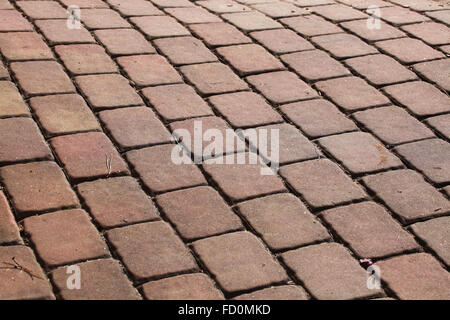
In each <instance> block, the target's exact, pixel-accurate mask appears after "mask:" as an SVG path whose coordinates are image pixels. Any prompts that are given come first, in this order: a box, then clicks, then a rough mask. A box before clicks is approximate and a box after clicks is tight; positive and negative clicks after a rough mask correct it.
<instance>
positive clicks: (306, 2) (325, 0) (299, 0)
mask: <svg viewBox="0 0 450 320" xmlns="http://www.w3.org/2000/svg"><path fill="white" fill-rule="evenodd" d="M287 2H291V3H294V4H296V5H298V6H299V7H309V6H321V5H325V4H335V3H336V2H334V1H333V0H287Z"/></svg>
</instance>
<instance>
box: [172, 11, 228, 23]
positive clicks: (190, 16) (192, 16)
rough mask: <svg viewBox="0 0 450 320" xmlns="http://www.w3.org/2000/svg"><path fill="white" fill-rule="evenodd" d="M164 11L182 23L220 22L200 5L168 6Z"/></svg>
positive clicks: (220, 20)
mask: <svg viewBox="0 0 450 320" xmlns="http://www.w3.org/2000/svg"><path fill="white" fill-rule="evenodd" d="M165 11H166V12H167V13H168V14H170V15H172V16H174V17H175V18H176V19H178V20H179V21H181V22H183V23H187V24H189V23H207V22H222V19H220V18H219V17H218V16H216V15H214V14H212V13H210V12H209V11H208V10H206V9H204V8H201V7H186V8H169V9H165Z"/></svg>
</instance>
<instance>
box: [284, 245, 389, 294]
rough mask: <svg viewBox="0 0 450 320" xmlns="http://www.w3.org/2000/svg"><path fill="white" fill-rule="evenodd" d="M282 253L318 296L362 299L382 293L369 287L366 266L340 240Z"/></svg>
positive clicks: (286, 261)
mask: <svg viewBox="0 0 450 320" xmlns="http://www.w3.org/2000/svg"><path fill="white" fill-rule="evenodd" d="M281 257H282V259H283V261H284V262H285V263H286V265H287V266H288V267H289V268H290V269H291V270H292V271H293V272H294V274H295V276H296V278H298V279H299V280H300V281H302V283H303V284H304V286H305V288H306V289H308V291H309V292H311V294H312V295H313V296H314V297H315V298H317V299H321V300H330V299H331V300H346V299H362V298H365V297H368V296H372V295H376V294H379V293H380V290H370V289H368V288H367V283H366V282H367V272H366V270H364V269H363V268H362V267H361V266H360V265H359V263H358V261H357V260H356V259H355V258H353V257H352V256H351V255H350V253H349V252H348V251H347V249H346V248H345V247H344V246H342V245H340V244H337V243H323V244H318V245H314V246H308V247H305V248H300V249H297V250H292V251H287V252H285V253H283V254H282V255H281ZM331 266H332V267H331ZM330 268H332V272H330Z"/></svg>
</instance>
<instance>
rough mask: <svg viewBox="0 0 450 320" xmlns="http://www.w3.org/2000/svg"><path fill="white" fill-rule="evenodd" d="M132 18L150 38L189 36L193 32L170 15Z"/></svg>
mask: <svg viewBox="0 0 450 320" xmlns="http://www.w3.org/2000/svg"><path fill="white" fill-rule="evenodd" d="M130 20H131V22H132V23H133V24H135V25H136V26H137V27H138V29H140V30H141V31H142V32H143V33H144V34H145V35H147V36H148V37H150V38H160V37H175V36H189V35H190V34H191V33H190V32H189V30H187V29H186V28H185V27H183V25H181V24H180V23H178V22H177V21H176V20H175V19H174V18H172V17H169V16H148V17H133V18H130Z"/></svg>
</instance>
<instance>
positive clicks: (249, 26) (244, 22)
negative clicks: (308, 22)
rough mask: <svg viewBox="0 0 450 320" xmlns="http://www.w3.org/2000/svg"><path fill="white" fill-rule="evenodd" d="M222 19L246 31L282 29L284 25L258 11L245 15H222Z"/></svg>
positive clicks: (244, 13)
mask: <svg viewBox="0 0 450 320" xmlns="http://www.w3.org/2000/svg"><path fill="white" fill-rule="evenodd" d="M222 18H224V19H225V20H227V21H229V22H230V23H232V24H234V25H235V26H236V27H238V28H239V29H242V30H244V31H257V30H266V29H278V28H282V25H281V24H280V23H278V22H277V21H275V20H273V19H271V18H269V17H267V16H266V15H264V14H262V13H260V12H256V11H252V12H243V13H226V14H224V15H222Z"/></svg>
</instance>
